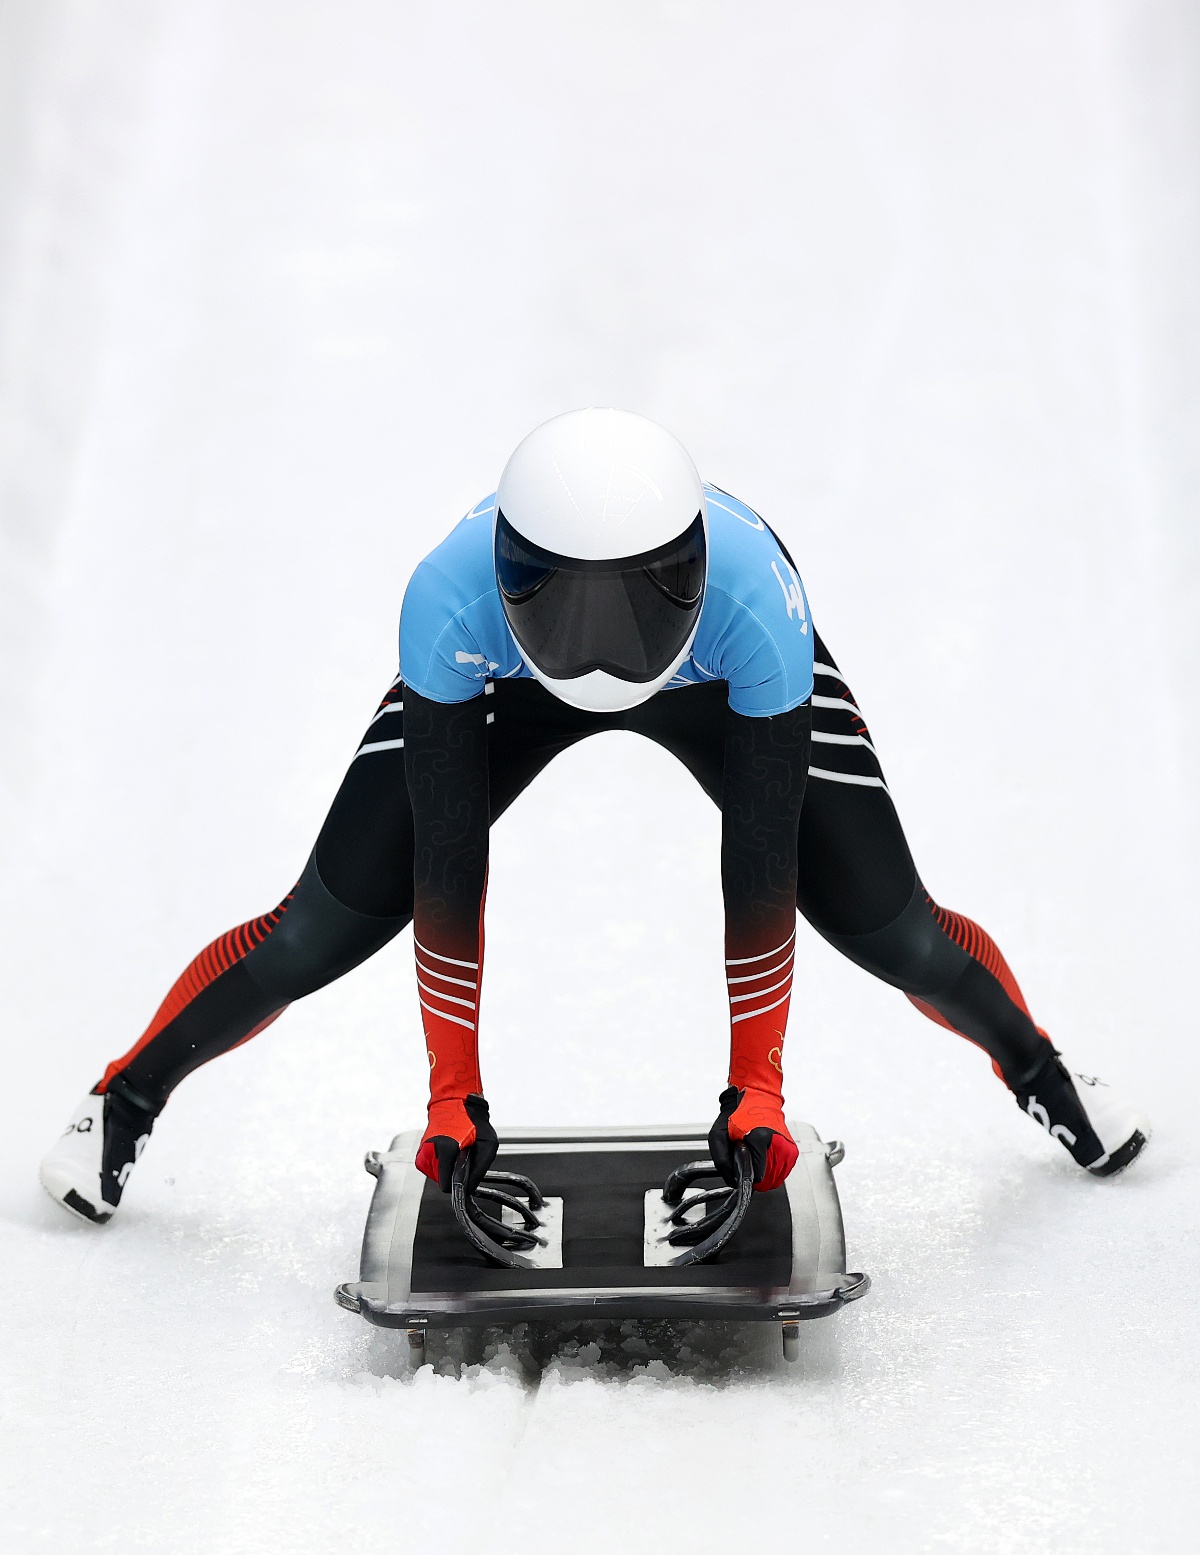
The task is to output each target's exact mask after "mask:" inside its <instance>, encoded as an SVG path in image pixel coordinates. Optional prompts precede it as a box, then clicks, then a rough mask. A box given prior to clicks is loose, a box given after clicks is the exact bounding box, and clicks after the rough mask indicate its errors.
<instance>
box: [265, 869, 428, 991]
mask: <svg viewBox="0 0 1200 1555" xmlns="http://www.w3.org/2000/svg"><path fill="white" fill-rule="evenodd" d="M407 922H408V918H407V917H406V916H400V917H393V918H377V917H371V916H369V915H368V914H366V913H361V912H355V911H354V909H353V908H350V907H346V906H344V905H343V904H342V903H341V902H339V901H338V899H337V897H335V896H334V895H333V893H332V892H331V891H330V890H329V889H328V888H327V887H326V885H325V882H324V881H323V880H322V879H321V875H320V872H319V870H318V868H317V861H316V855H315V853H314V855H313V856H312V857H311V858H310V859H309V861H308V863H307V865H306V866H305V869H304V873H303V874H302V875H301V876H300V879H299V881H298V882H297V884H296V888H295V890H294V891H293V892H292V894H291V896H290V897H289V898H287V900H286V901H285V902H284V903H283V904H282V910H281V912H280V915H279V917H278V921H277V922H276V923H275V924H274V926H273V927H272V929H271V932H270V933H269V934H268V935H267V936H266V938H265V939H264V940H263V941H262V942H261V944H259V945H257V946H255V948H254V949H253V950H252V951H251V953H250V954H249V955H248V956H247V957H246V959H245V962H244V965H245V969H246V971H247V973H248V974H249V975H250V976H251V977H252V978H253V979H254V981H255V982H256V983H257V984H258V985H259V987H260V988H262V989H263V990H264V991H265V992H268V993H270V994H273V995H276V996H278V997H279V998H280V999H281V1000H284V1001H286V1002H289V1003H290V1002H291V1001H292V1000H293V999H299V998H303V996H304V995H305V994H310V993H313V992H315V991H316V989H318V988H323V987H324V986H325V985H326V983H331V982H333V981H334V980H335V979H336V978H338V977H341V976H342V975H343V974H344V973H346V972H349V971H350V970H351V969H352V968H353V967H356V966H358V965H359V963H360V962H362V961H365V960H366V959H367V958H368V957H369V956H372V955H374V953H375V952H376V951H377V950H379V949H380V948H381V947H382V946H384V945H386V944H387V942H388V940H390V939H392V938H393V936H394V935H396V934H398V933H399V932H400V930H401V929H402V928H403V927H404V925H405V924H406V923H407Z"/></svg>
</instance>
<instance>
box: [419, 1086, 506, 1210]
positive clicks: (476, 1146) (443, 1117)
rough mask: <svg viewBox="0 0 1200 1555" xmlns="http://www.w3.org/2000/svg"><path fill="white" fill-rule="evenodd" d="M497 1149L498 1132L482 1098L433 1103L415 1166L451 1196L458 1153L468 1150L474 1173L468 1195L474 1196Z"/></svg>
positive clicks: (468, 1181)
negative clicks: (472, 1192) (470, 1193)
mask: <svg viewBox="0 0 1200 1555" xmlns="http://www.w3.org/2000/svg"><path fill="white" fill-rule="evenodd" d="M498 1148H499V1140H498V1139H497V1137H496V1130H495V1129H494V1128H493V1127H492V1122H491V1117H490V1115H489V1112H488V1104H487V1102H486V1101H484V1099H483V1097H482V1096H479V1095H471V1096H466V1097H464V1098H463V1099H462V1100H461V1101H459V1100H457V1099H455V1100H443V1101H431V1102H430V1103H429V1124H428V1127H427V1128H426V1130H425V1134H424V1136H423V1138H422V1140H421V1143H420V1146H419V1147H418V1149H417V1160H416V1166H417V1170H418V1171H419V1172H424V1174H425V1176H426V1177H428V1178H429V1179H430V1181H431V1182H436V1183H437V1185H438V1187H440V1188H441V1190H442V1192H443V1193H449V1192H450V1179H451V1177H452V1176H453V1175H454V1167H455V1163H456V1162H457V1160H458V1152H459V1151H460V1150H469V1151H470V1152H471V1171H470V1175H469V1177H468V1178H467V1191H468V1192H471V1191H472V1190H474V1189H475V1188H477V1187H478V1186H479V1184H480V1183H481V1182H482V1181H483V1176H484V1173H485V1172H486V1171H487V1170H488V1168H489V1167H490V1166H491V1164H492V1162H493V1161H494V1160H495V1159H496V1151H497V1149H498Z"/></svg>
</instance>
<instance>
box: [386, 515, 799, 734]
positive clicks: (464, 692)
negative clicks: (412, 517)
mask: <svg viewBox="0 0 1200 1555" xmlns="http://www.w3.org/2000/svg"><path fill="white" fill-rule="evenodd" d="M704 495H705V500H706V503H707V507H708V578H707V582H706V584H705V591H704V604H703V606H702V607H701V610H700V621H699V625H698V626H697V628H696V635H695V637H694V638H693V639H692V647H691V652H690V653H689V654H688V657H687V658H686V659H685V660H684V661H683V663H682V664H681V665H680V667H679V669H678V670H677V671H676V672H675V675H674V676H673V677H672V679H671V680H670V681H668V683H667V686H666V688H665V689H667V690H670V689H671V688H672V687H675V686H695V685H702V684H704V683H705V682H706V681H710V680H723V681H725V682H726V684H727V685H728V687H729V705H730V707H732V708H733V710H734V712H735V713H743V714H746V715H748V716H749V717H754V718H768V717H773V716H774V715H775V714H777V713H786V712H789V711H790V710H791V709H792V708H794V707H799V706H800V704H801V703H802V702H805V701H807V700H808V698H809V697H810V696H811V695H812V688H813V636H812V625H811V623H810V621H809V617H808V600H807V599H806V598H805V594H804V585H803V584H802V583H801V582H800V579H799V577H798V575H797V573H796V570H795V568H794V567H793V566H792V564H791V563H790V562H789V561H788V559H787V557H786V556H785V555H784V553H783V550H782V548H781V547H780V545H779V542H778V541H777V540H776V538H775V536H774V535H773V534H772V533H771V531H770V529H768V528H767V526H766V524H765V523H764V522H763V521H762V519H761V518H759V516H758V514H757V513H755V512H754V511H753V509H751V508H748V507H747V506H746V505H745V503H742V502H739V501H738V500H737V498H736V497H730V496H728V495H727V494H726V493H725V492H723V491H719V490H717V488H716V487H715V486H705V488H704ZM494 507H495V496H494V495H493V496H491V497H487V498H485V499H484V501H482V502H481V503H480V504H479V506H478V507H475V508H472V510H471V512H469V513H468V514H467V516H466V518H464V519H463V520H462V522H461V523H459V524H458V525H457V526H456V527H455V528H454V529H453V530H451V532H450V534H449V535H447V537H446V538H445V540H443V541H442V543H441V545H439V546H438V547H437V548H436V550H433V551H431V552H430V553H429V555H428V556H427V557H426V558H425V560H424V561H423V562H422V563H421V565H420V566H419V567H418V568H417V570H416V572H414V573H413V575H412V579H411V581H410V583H409V585H408V588H407V589H406V590H405V594H404V607H403V609H402V610H401V613H400V673H401V675H402V677H403V679H404V683H405V685H407V686H411V687H412V688H413V690H414V691H417V692H419V693H420V695H421V696H424V697H429V698H430V700H431V701H434V702H466V701H469V700H470V698H471V697H475V696H479V695H480V694H481V693H482V691H483V688H484V684H485V682H486V681H489V680H510V679H529V678H531V675H530V670H529V667H528V666H527V665H526V663H525V661H524V659H522V657H521V653H520V649H519V648H518V647H517V644H516V642H515V641H514V639H513V635H512V633H511V632H510V631H509V628H508V622H507V621H506V620H505V618H504V607H503V606H502V604H501V603H500V590H499V588H498V587H497V584H496V568H495V563H494V561H493V559H492V515H493V511H494Z"/></svg>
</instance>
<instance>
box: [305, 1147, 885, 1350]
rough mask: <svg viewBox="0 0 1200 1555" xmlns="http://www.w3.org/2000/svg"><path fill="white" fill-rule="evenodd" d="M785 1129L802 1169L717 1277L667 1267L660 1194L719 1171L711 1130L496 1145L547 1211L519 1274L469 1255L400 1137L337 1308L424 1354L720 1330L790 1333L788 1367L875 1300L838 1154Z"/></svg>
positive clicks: (449, 1213)
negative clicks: (712, 1325)
mask: <svg viewBox="0 0 1200 1555" xmlns="http://www.w3.org/2000/svg"><path fill="white" fill-rule="evenodd" d="M789 1127H790V1128H791V1131H792V1135H793V1137H794V1138H795V1141H796V1143H797V1145H798V1146H799V1147H800V1159H799V1160H798V1161H797V1163H796V1166H795V1168H794V1169H793V1171H792V1173H791V1175H790V1176H789V1178H788V1180H787V1182H786V1184H785V1185H784V1187H783V1188H781V1189H777V1190H775V1191H774V1192H773V1193H761V1194H760V1193H756V1194H754V1195H753V1196H752V1202H751V1204H750V1207H749V1210H748V1211H747V1213H746V1216H745V1220H744V1222H743V1223H742V1224H741V1226H740V1228H739V1230H738V1231H737V1234H736V1236H735V1237H734V1238H733V1239H732V1241H730V1242H729V1244H728V1245H727V1246H726V1247H725V1248H724V1250H723V1251H722V1252H721V1253H720V1254H719V1256H718V1257H717V1258H716V1259H715V1261H713V1262H710V1263H703V1264H692V1265H690V1266H688V1267H682V1268H680V1267H673V1266H672V1263H671V1259H672V1257H673V1256H674V1254H675V1253H677V1252H679V1251H681V1249H678V1248H672V1247H670V1246H669V1245H668V1244H666V1243H665V1242H664V1241H663V1236H664V1234H665V1233H666V1232H668V1231H669V1230H670V1229H671V1228H670V1226H669V1225H668V1224H667V1222H666V1217H667V1216H668V1215H669V1214H670V1210H669V1207H668V1206H666V1205H664V1203H663V1198H662V1189H663V1184H664V1183H665V1182H666V1180H667V1177H668V1175H669V1174H670V1173H671V1172H673V1171H675V1170H676V1169H677V1168H680V1167H682V1166H684V1165H685V1164H686V1163H689V1162H695V1161H697V1160H700V1159H704V1158H707V1157H708V1153H709V1152H708V1139H707V1128H706V1127H704V1126H693V1125H670V1126H664V1127H642V1128H627V1129H621V1128H596V1129H584V1128H574V1129H570V1128H566V1129H552V1128H542V1129H536V1128H524V1129H521V1128H514V1129H500V1130H498V1132H499V1133H500V1140H501V1143H500V1151H499V1154H498V1155H497V1157H496V1160H495V1162H494V1164H493V1168H492V1170H493V1172H495V1173H497V1174H501V1175H502V1176H503V1175H504V1174H519V1175H520V1176H522V1177H526V1178H531V1179H533V1181H534V1182H536V1184H537V1186H538V1188H539V1189H540V1190H541V1194H542V1195H543V1196H544V1201H545V1203H544V1208H543V1209H542V1210H540V1211H539V1215H540V1219H541V1230H540V1233H539V1243H540V1245H539V1246H538V1247H537V1248H536V1249H535V1250H534V1251H533V1252H532V1253H531V1254H530V1255H529V1256H528V1257H527V1258H526V1259H524V1260H523V1261H524V1262H525V1263H526V1264H527V1265H528V1267H522V1268H501V1267H497V1266H495V1265H494V1264H493V1263H490V1262H489V1261H488V1259H487V1258H486V1257H485V1256H484V1254H483V1253H482V1252H480V1251H478V1250H477V1249H476V1247H474V1246H472V1244H471V1243H470V1242H469V1241H468V1240H467V1238H466V1237H465V1236H464V1235H463V1230H462V1227H461V1226H460V1224H459V1221H458V1220H457V1219H456V1218H455V1213H454V1210H453V1209H452V1206H451V1198H450V1195H449V1194H444V1193H442V1192H441V1191H440V1190H439V1188H438V1187H437V1186H436V1185H435V1184H434V1183H431V1182H430V1181H429V1180H428V1179H427V1178H426V1177H424V1176H423V1175H422V1174H421V1173H420V1172H418V1171H417V1169H416V1166H415V1164H414V1158H415V1155H416V1151H417V1146H418V1145H419V1143H420V1139H421V1136H420V1133H419V1132H417V1131H416V1130H413V1131H411V1132H408V1133H404V1134H399V1135H397V1137H396V1138H395V1139H394V1140H393V1141H392V1143H391V1146H390V1148H389V1149H388V1150H387V1151H386V1152H384V1153H380V1152H378V1151H372V1152H371V1153H370V1154H369V1155H368V1156H367V1158H366V1161H365V1163H364V1164H365V1166H366V1169H367V1171H368V1172H370V1173H371V1174H372V1176H374V1177H375V1178H376V1179H377V1180H376V1184H375V1193H374V1196H373V1198H372V1200H371V1207H370V1211H369V1213H368V1216H367V1226H366V1232H365V1234H364V1237H363V1246H362V1259H361V1265H360V1270H359V1278H358V1279H357V1280H355V1281H352V1282H348V1283H347V1284H344V1285H339V1286H338V1288H337V1291H336V1292H335V1296H336V1299H337V1301H338V1303H339V1304H340V1305H341V1306H343V1307H345V1308H346V1309H347V1310H348V1311H351V1312H358V1313H361V1314H362V1316H363V1317H365V1318H366V1319H367V1321H368V1322H371V1323H376V1324H379V1325H380V1326H382V1327H385V1328H404V1329H407V1330H408V1331H409V1341H410V1344H411V1345H412V1346H413V1349H414V1352H415V1353H423V1349H424V1338H425V1330H426V1329H427V1328H457V1327H460V1326H466V1325H484V1324H506V1323H517V1322H529V1321H541V1322H550V1321H576V1320H580V1319H593V1320H595V1319H621V1318H680V1319H704V1318H710V1319H719V1320H722V1321H727V1322H728V1321H732V1322H775V1323H779V1324H781V1325H782V1328H783V1340H784V1353H785V1354H786V1355H788V1356H789V1358H792V1357H793V1356H794V1355H796V1354H798V1350H799V1340H798V1329H797V1326H796V1325H797V1324H799V1323H800V1322H802V1321H803V1320H805V1319H807V1318H817V1317H827V1316H828V1315H829V1314H831V1313H833V1312H836V1311H838V1310H839V1309H840V1308H841V1307H842V1306H844V1305H845V1304H846V1303H847V1302H850V1301H855V1300H857V1299H858V1298H859V1297H860V1296H864V1295H865V1294H866V1292H867V1289H868V1288H869V1285H870V1280H869V1279H868V1277H867V1276H866V1275H865V1274H852V1273H847V1271H846V1242H845V1235H844V1232H843V1228H842V1212H841V1206H840V1204H839V1202H838V1194H837V1188H836V1186H835V1184H834V1180H833V1167H834V1166H836V1165H837V1163H838V1162H839V1161H840V1160H841V1159H842V1155H843V1153H844V1152H843V1150H842V1147H841V1145H840V1144H837V1143H832V1144H827V1143H826V1142H825V1141H824V1140H822V1139H821V1138H820V1136H819V1135H818V1134H817V1131H816V1130H815V1129H814V1128H813V1127H812V1125H811V1124H808V1123H796V1122H791V1121H789ZM697 1186H699V1187H704V1186H706V1185H705V1184H702V1183H701V1184H698V1185H697ZM707 1186H711V1184H708V1185H707ZM703 1213H704V1211H703V1209H701V1208H698V1209H696V1210H695V1211H693V1212H691V1214H692V1217H693V1218H695V1219H697V1220H698V1219H699V1217H700V1216H701V1215H702V1214H703ZM503 1214H504V1216H505V1217H506V1218H507V1220H508V1222H509V1223H512V1224H514V1225H517V1224H519V1223H520V1222H519V1221H518V1220H517V1217H516V1215H514V1214H513V1213H512V1212H511V1211H509V1210H508V1209H505V1210H504V1211H503Z"/></svg>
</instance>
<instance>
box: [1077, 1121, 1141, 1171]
mask: <svg viewBox="0 0 1200 1555" xmlns="http://www.w3.org/2000/svg"><path fill="white" fill-rule="evenodd" d="M1146 1143H1147V1141H1146V1136H1145V1134H1143V1133H1142V1131H1141V1129H1140V1128H1135V1129H1134V1131H1133V1133H1132V1134H1131V1135H1130V1136H1129V1138H1128V1139H1127V1140H1126V1141H1125V1143H1124V1144H1123V1145H1122V1146H1121V1147H1120V1148H1119V1149H1118V1150H1114V1151H1113V1153H1112V1154H1111V1155H1110V1156H1109V1157H1108V1159H1107V1160H1106V1161H1105V1162H1104V1163H1103V1164H1102V1165H1101V1166H1089V1167H1088V1171H1089V1172H1091V1174H1092V1176H1093V1177H1115V1176H1116V1175H1117V1173H1118V1172H1123V1171H1124V1170H1125V1168H1126V1167H1127V1166H1129V1165H1130V1164H1131V1162H1133V1161H1136V1160H1137V1158H1138V1156H1139V1155H1141V1153H1142V1151H1143V1150H1144V1149H1145V1148H1146Z"/></svg>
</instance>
